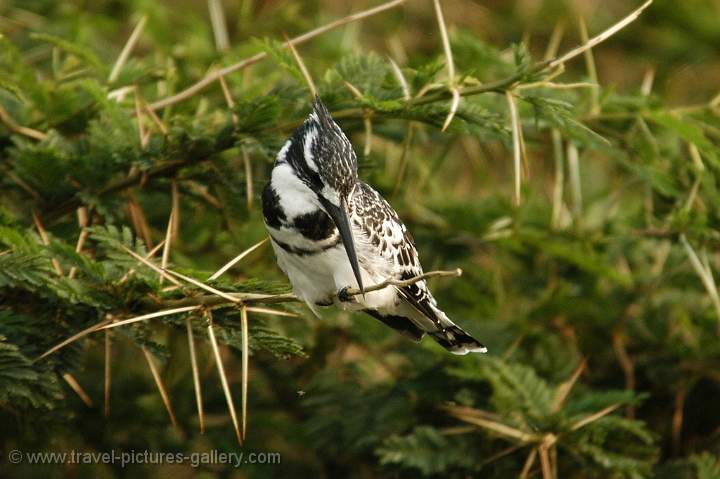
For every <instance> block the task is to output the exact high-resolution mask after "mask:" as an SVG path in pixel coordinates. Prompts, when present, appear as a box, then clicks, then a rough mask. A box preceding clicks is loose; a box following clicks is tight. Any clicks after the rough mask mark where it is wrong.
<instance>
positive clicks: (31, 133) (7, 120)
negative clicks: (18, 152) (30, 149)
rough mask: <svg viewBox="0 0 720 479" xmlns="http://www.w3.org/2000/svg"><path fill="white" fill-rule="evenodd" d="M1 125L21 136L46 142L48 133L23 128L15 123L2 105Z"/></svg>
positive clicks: (0, 113)
mask: <svg viewBox="0 0 720 479" xmlns="http://www.w3.org/2000/svg"><path fill="white" fill-rule="evenodd" d="M0 123H2V124H4V125H5V126H6V127H7V129H8V130H10V131H12V132H13V133H18V134H20V135H24V136H27V137H30V138H33V139H35V140H40V141H42V140H44V139H46V138H47V133H43V132H42V131H38V130H33V129H32V128H28V127H26V126H21V125H18V124H17V123H15V120H13V119H12V117H11V116H10V114H9V113H8V112H7V110H6V109H5V108H3V106H2V105H0Z"/></svg>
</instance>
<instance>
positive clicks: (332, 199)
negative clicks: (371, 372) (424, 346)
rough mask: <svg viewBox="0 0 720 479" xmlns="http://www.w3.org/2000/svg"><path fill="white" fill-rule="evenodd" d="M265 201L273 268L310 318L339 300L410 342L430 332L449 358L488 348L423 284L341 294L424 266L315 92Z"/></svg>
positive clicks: (416, 272)
mask: <svg viewBox="0 0 720 479" xmlns="http://www.w3.org/2000/svg"><path fill="white" fill-rule="evenodd" d="M262 202H263V216H264V218H265V224H266V226H267V229H268V231H269V233H270V238H271V240H272V246H273V249H274V250H275V255H276V256H277V262H278V265H279V266H280V268H281V269H282V270H283V271H284V272H285V274H287V276H288V278H289V279H290V282H291V283H292V286H293V290H294V291H295V294H296V295H297V296H298V297H299V298H300V299H301V300H303V301H305V303H307V305H308V306H309V308H310V309H311V310H312V311H313V312H314V313H315V314H317V306H330V305H332V304H337V305H339V306H341V307H343V308H346V309H353V310H362V311H363V312H365V313H367V314H369V315H370V316H372V317H374V318H376V319H378V320H380V321H382V322H383V323H385V324H386V325H388V326H390V327H391V328H393V329H395V330H397V331H398V332H400V333H401V334H403V335H405V336H407V337H409V338H410V339H412V340H414V341H420V339H421V338H422V337H423V335H424V334H425V333H427V334H429V335H430V336H431V337H432V338H433V339H434V340H435V341H437V342H438V343H440V344H441V345H442V346H444V347H445V348H446V349H447V350H449V351H450V352H452V353H454V354H467V353H468V352H480V353H484V352H485V351H486V348H485V347H484V346H483V345H482V344H480V343H479V342H478V341H477V340H475V339H474V338H473V337H472V336H470V335H469V334H468V333H466V332H465V331H463V330H462V329H460V327H458V326H457V325H456V324H455V323H453V322H452V321H451V320H450V319H449V318H448V317H447V316H446V315H445V313H443V312H442V311H441V310H440V309H439V308H438V306H437V302H436V301H435V298H433V296H432V294H431V293H430V290H429V289H428V287H427V284H426V283H425V281H418V282H416V283H413V284H411V285H409V286H403V287H397V286H390V287H387V288H384V289H381V290H377V291H371V292H364V294H361V295H355V296H352V297H348V296H347V295H345V294H344V292H345V291H346V289H347V288H350V287H353V288H355V287H357V288H359V289H360V290H361V291H364V290H363V286H364V285H373V284H379V283H381V282H383V281H385V280H387V279H388V278H393V279H399V280H402V279H410V278H413V277H415V276H418V275H421V274H422V268H421V266H420V260H419V258H418V253H417V250H416V249H415V244H414V242H413V239H412V236H410V233H409V232H408V231H407V229H406V228H405V225H404V224H403V223H402V221H400V219H399V218H398V215H397V213H396V212H395V210H393V209H392V207H391V206H390V205H389V204H388V203H387V201H385V200H384V199H383V197H382V196H380V194H379V193H378V192H377V191H375V190H374V189H372V188H371V187H370V186H369V185H368V184H366V183H363V182H362V181H360V180H359V179H358V174H357V157H356V156H355V152H354V151H353V148H352V145H351V144H350V141H349V140H348V139H347V137H346V136H345V134H344V133H343V132H342V130H341V129H340V127H339V126H338V125H337V123H335V121H334V120H333V119H332V117H331V116H330V113H329V112H328V111H327V109H326V108H325V106H324V105H323V103H322V102H321V101H320V99H319V98H316V99H315V104H314V106H313V111H312V113H310V115H309V116H308V118H307V119H306V120H305V122H304V123H303V124H302V126H300V127H299V128H298V129H297V130H295V132H294V133H293V134H292V136H291V137H290V139H289V140H287V142H286V143H285V145H284V146H283V147H282V148H281V149H280V151H279V152H278V154H277V159H276V161H275V166H274V168H273V170H272V177H271V179H270V182H269V183H268V184H267V186H266V187H265V190H264V191H263V197H262Z"/></svg>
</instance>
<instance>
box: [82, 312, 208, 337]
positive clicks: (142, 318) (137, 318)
mask: <svg viewBox="0 0 720 479" xmlns="http://www.w3.org/2000/svg"><path fill="white" fill-rule="evenodd" d="M200 308H201V306H184V307H182V308H173V309H165V310H163V311H156V312H154V313H148V314H143V315H141V316H135V317H133V318H129V319H123V320H121V321H115V322H113V323H110V324H104V325H101V324H98V325H97V327H96V328H95V329H110V328H117V327H118V326H125V325H127V324H132V323H137V322H139V321H145V320H146V319H153V318H161V317H163V316H170V315H173V314H180V313H187V312H189V311H195V310H196V309H200ZM95 329H90V330H88V329H86V330H85V331H87V333H86V334H90V333H92V332H93V331H95ZM76 339H77V338H76Z"/></svg>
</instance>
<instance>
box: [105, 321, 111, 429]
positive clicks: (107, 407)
mask: <svg viewBox="0 0 720 479" xmlns="http://www.w3.org/2000/svg"><path fill="white" fill-rule="evenodd" d="M111 334H112V331H110V330H109V329H106V330H105V371H104V379H105V380H104V387H103V392H104V394H103V397H104V401H103V415H104V416H105V417H108V416H110V380H111V374H110V373H111V368H112V356H111V346H110V344H111Z"/></svg>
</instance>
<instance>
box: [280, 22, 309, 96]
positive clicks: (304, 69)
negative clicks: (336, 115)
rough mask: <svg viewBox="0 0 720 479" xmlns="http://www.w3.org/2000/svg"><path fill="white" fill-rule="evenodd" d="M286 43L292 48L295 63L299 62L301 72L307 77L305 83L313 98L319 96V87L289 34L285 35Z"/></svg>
mask: <svg viewBox="0 0 720 479" xmlns="http://www.w3.org/2000/svg"><path fill="white" fill-rule="evenodd" d="M285 44H286V45H287V46H288V48H289V49H290V53H292V56H293V58H294V59H295V63H297V64H298V67H299V68H300V73H301V74H302V76H303V78H304V79H305V83H307V86H308V89H309V90H310V95H311V98H315V97H316V96H317V88H315V82H313V79H312V76H310V72H309V71H308V69H307V67H306V66H305V62H304V61H303V60H302V58H301V57H300V54H299V53H298V51H297V49H296V48H295V45H293V43H292V42H291V41H290V39H289V38H288V37H287V35H285Z"/></svg>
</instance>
